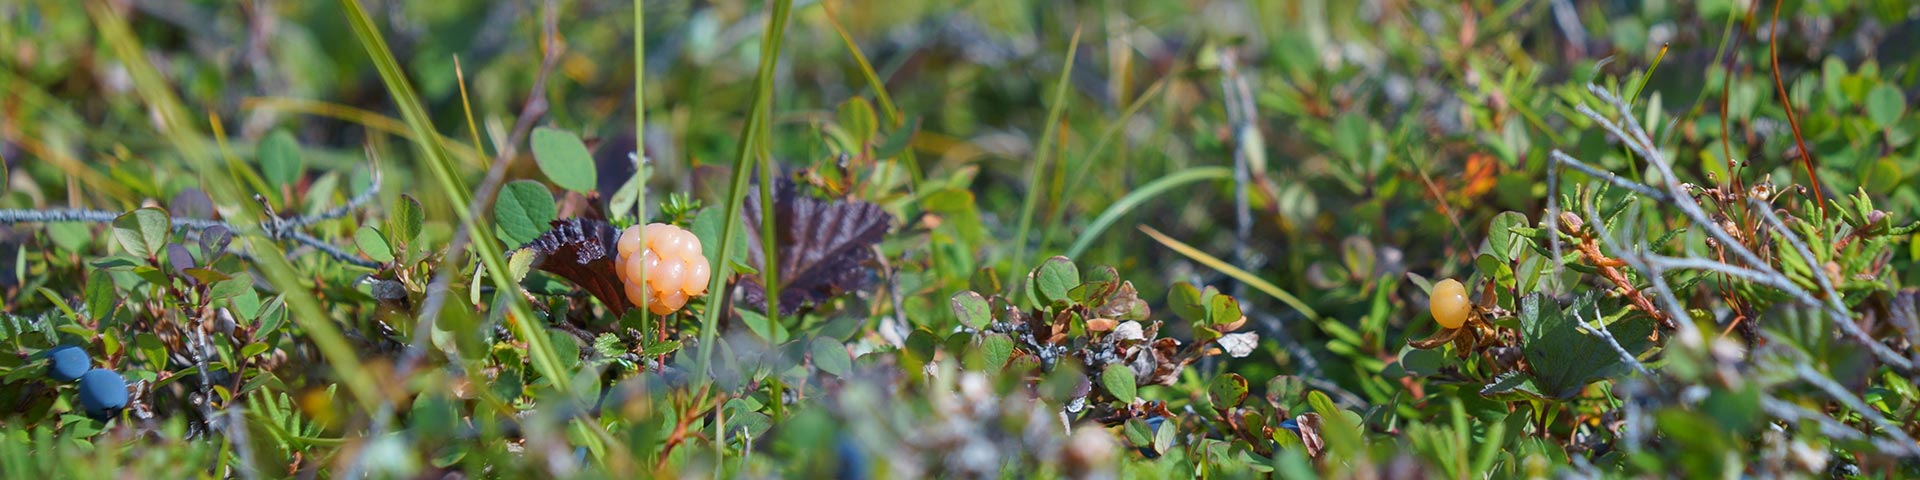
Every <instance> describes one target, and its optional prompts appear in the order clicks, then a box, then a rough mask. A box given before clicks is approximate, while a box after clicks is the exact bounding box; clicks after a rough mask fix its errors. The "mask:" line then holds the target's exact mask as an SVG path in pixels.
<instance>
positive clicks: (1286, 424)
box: [1280, 418, 1300, 435]
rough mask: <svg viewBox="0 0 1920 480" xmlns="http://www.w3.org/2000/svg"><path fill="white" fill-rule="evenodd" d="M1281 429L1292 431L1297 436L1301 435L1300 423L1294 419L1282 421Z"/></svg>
mask: <svg viewBox="0 0 1920 480" xmlns="http://www.w3.org/2000/svg"><path fill="white" fill-rule="evenodd" d="M1280 428H1284V429H1287V430H1292V431H1293V433H1294V434H1295V435H1299V434H1300V422H1298V421H1295V420H1294V419H1291V418H1289V419H1286V420H1281V421H1280Z"/></svg>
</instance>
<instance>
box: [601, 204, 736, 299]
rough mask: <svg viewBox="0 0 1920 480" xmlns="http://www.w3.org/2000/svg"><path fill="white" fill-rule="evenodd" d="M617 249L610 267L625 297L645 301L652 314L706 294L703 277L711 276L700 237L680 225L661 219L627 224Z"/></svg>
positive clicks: (710, 278) (705, 280) (707, 279)
mask: <svg viewBox="0 0 1920 480" xmlns="http://www.w3.org/2000/svg"><path fill="white" fill-rule="evenodd" d="M642 233H644V234H645V235H644V236H645V237H646V242H645V245H642V244H641V243H642V242H641V237H642V236H643V235H642ZM619 251H620V257H619V260H618V263H617V264H616V267H617V268H614V271H615V272H616V273H618V274H619V275H620V282H621V283H622V284H624V285H625V286H626V291H627V292H626V293H627V299H628V300H630V301H632V302H633V303H634V304H635V305H646V306H647V310H648V311H651V312H653V313H654V314H655V315H666V314H669V313H673V312H674V311H676V310H679V309H680V307H682V306H685V305H686V304H687V300H688V299H691V298H693V297H698V296H701V295H706V294H707V281H709V280H712V279H713V271H712V270H711V268H712V267H710V266H708V264H707V256H706V255H705V254H704V253H701V251H700V239H699V238H698V237H695V236H693V232H689V231H686V229H682V228H680V227H675V226H672V225H667V224H664V223H649V224H647V225H646V226H645V227H641V226H632V227H627V230H626V231H624V232H621V233H620V244H619ZM643 266H644V267H645V268H646V270H645V272H646V275H645V276H642V275H641V271H642V270H641V267H643Z"/></svg>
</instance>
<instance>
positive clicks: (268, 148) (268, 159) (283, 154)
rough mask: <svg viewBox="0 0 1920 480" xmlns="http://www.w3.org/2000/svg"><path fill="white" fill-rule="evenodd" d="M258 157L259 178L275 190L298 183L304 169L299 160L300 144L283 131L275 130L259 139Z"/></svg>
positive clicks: (290, 134)
mask: <svg viewBox="0 0 1920 480" xmlns="http://www.w3.org/2000/svg"><path fill="white" fill-rule="evenodd" d="M259 155H260V176H261V177H263V178H264V179H265V180H266V181H267V186H270V187H273V188H275V189H279V188H280V187H282V186H286V185H292V184H294V183H295V182H299V181H300V174H301V173H303V172H304V169H305V168H306V167H305V165H304V164H303V163H304V162H303V161H302V160H301V159H300V142H299V141H298V140H296V139H294V138H293V132H289V131H287V130H285V129H276V130H274V131H273V132H272V133H268V134H267V137H266V138H264V139H261V140H260V153H259Z"/></svg>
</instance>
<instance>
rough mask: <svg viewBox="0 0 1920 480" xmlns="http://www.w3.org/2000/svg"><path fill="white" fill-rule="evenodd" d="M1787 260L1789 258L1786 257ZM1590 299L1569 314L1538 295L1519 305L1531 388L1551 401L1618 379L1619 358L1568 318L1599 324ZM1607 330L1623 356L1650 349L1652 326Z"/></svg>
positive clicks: (1642, 322)
mask: <svg viewBox="0 0 1920 480" xmlns="http://www.w3.org/2000/svg"><path fill="white" fill-rule="evenodd" d="M1787 256H1788V257H1791V256H1793V255H1787ZM1595 302H1596V300H1595V297H1594V295H1593V294H1591V293H1589V294H1587V295H1582V296H1581V297H1580V298H1578V299H1577V300H1575V301H1574V304H1573V306H1572V307H1571V308H1572V310H1570V311H1563V310H1561V308H1560V306H1559V305H1558V304H1557V303H1554V302H1553V301H1552V300H1551V299H1548V298H1546V297H1545V296H1544V295H1543V294H1533V295H1528V296H1527V297H1526V298H1524V299H1522V300H1521V302H1520V318H1519V320H1520V337H1521V340H1522V341H1523V342H1524V343H1523V345H1522V346H1521V353H1522V354H1523V355H1524V356H1525V357H1526V359H1527V364H1528V365H1530V366H1532V367H1533V384H1534V386H1536V387H1538V389H1539V392H1540V393H1541V394H1543V395H1544V396H1547V397H1551V398H1569V397H1572V396H1574V395H1577V394H1579V393H1580V390H1581V387H1585V386H1586V385H1587V383H1588V382H1591V381H1593V380H1598V379H1601V378H1606V377H1609V376H1612V375H1616V374H1619V373H1623V372H1624V371H1625V369H1626V368H1628V367H1627V365H1625V364H1624V363H1623V362H1621V361H1620V355H1619V353H1617V352H1615V351H1614V350H1613V346H1611V345H1608V344H1607V342H1606V340H1604V339H1602V338H1601V337H1599V336H1597V335H1594V334H1591V333H1589V332H1586V331H1585V330H1584V329H1582V328H1580V322H1579V320H1577V319H1575V318H1573V313H1572V312H1581V314H1582V315H1585V316H1586V317H1587V318H1588V319H1589V320H1588V322H1589V323H1591V324H1594V325H1596V326H1597V325H1600V324H1601V323H1602V322H1601V321H1600V320H1599V319H1595V318H1592V317H1593V316H1594V315H1596V314H1597V313H1596V312H1597V309H1596V308H1595ZM1605 328H1607V329H1608V330H1609V331H1610V332H1611V333H1612V334H1613V337H1614V339H1615V340H1617V341H1619V342H1620V346H1621V347H1623V348H1625V349H1626V350H1627V352H1628V353H1631V354H1634V355H1639V354H1640V353H1641V352H1644V351H1646V350H1647V348H1649V347H1651V346H1652V343H1653V342H1652V341H1651V340H1648V338H1647V336H1648V335H1649V334H1651V333H1653V322H1652V321H1651V320H1649V319H1647V318H1646V317H1645V316H1641V315H1632V316H1630V317H1629V318H1628V319H1626V320H1621V321H1616V322H1613V324H1612V325H1608V326H1606V327H1605Z"/></svg>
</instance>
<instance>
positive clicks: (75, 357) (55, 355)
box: [47, 345, 93, 383]
mask: <svg viewBox="0 0 1920 480" xmlns="http://www.w3.org/2000/svg"><path fill="white" fill-rule="evenodd" d="M92 368H93V359H92V358H88V357H87V351H86V350H82V349H81V348H80V347H77V346H73V345H61V346H58V347H53V349H51V350H47V377H48V378H52V379H53V380H54V381H56V382H60V383H66V382H71V381H74V380H79V379H80V375H83V374H85V373H87V370H90V369H92Z"/></svg>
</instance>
